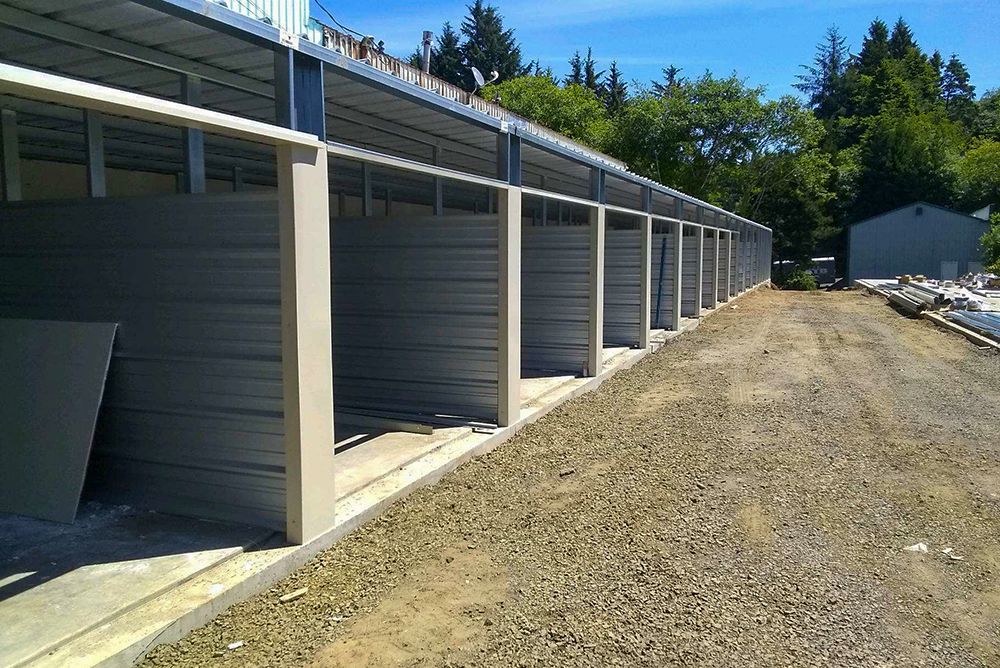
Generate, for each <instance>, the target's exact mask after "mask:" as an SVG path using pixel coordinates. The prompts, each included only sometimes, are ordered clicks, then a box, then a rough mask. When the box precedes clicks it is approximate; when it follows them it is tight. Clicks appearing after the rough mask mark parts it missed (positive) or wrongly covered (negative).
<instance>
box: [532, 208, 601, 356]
mask: <svg viewBox="0 0 1000 668" xmlns="http://www.w3.org/2000/svg"><path fill="white" fill-rule="evenodd" d="M589 281H590V227H589V226H588V225H551V226H533V225H525V226H524V227H523V228H522V236H521V367H522V368H523V369H551V370H559V371H569V372H572V373H582V372H583V369H584V367H586V365H587V349H588V345H589V329H588V319H589V317H590V289H589Z"/></svg>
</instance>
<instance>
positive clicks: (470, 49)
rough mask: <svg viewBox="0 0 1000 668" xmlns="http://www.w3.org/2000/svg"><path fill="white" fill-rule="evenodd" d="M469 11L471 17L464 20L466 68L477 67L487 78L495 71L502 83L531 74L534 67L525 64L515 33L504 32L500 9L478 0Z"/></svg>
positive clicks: (463, 48)
mask: <svg viewBox="0 0 1000 668" xmlns="http://www.w3.org/2000/svg"><path fill="white" fill-rule="evenodd" d="M468 9H469V15H468V16H467V17H466V18H465V20H464V21H462V34H463V35H465V38H466V41H465V44H463V45H462V55H463V56H464V59H465V66H466V67H475V68H477V69H479V71H480V72H482V73H483V75H484V76H487V77H489V73H490V72H491V71H493V70H496V72H497V73H498V74H499V75H500V80H501V81H503V80H507V79H513V78H515V77H520V76H524V75H525V74H528V73H529V72H530V71H531V67H530V66H525V65H524V64H522V62H521V47H520V45H518V43H517V41H516V40H515V39H514V31H513V30H504V27H503V17H502V16H501V15H500V12H499V10H498V9H497V8H496V7H494V6H493V5H484V4H483V0H475V2H474V3H473V4H471V5H469V6H468Z"/></svg>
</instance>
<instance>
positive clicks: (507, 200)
mask: <svg viewBox="0 0 1000 668" xmlns="http://www.w3.org/2000/svg"><path fill="white" fill-rule="evenodd" d="M497 197H498V204H499V206H498V207H497V208H498V209H499V212H498V216H497V221H498V225H499V233H500V243H499V291H500V294H499V297H500V313H499V315H500V320H499V330H500V331H499V332H498V334H499V336H498V338H497V340H498V341H499V350H498V357H499V360H498V361H499V364H498V369H497V370H498V373H499V378H498V381H499V387H498V399H499V405H498V407H497V409H498V417H497V423H498V424H499V425H500V426H501V427H506V426H509V425H511V424H513V423H514V422H516V421H517V419H518V418H519V417H520V415H521V188H519V187H516V186H510V187H509V188H507V189H505V190H500V191H499V192H498V193H497Z"/></svg>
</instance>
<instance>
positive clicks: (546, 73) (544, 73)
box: [531, 60, 559, 86]
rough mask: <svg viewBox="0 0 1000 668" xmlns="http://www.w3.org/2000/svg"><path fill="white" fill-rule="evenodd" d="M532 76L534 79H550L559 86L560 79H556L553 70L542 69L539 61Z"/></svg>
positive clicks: (548, 68) (549, 68) (536, 62)
mask: <svg viewBox="0 0 1000 668" xmlns="http://www.w3.org/2000/svg"><path fill="white" fill-rule="evenodd" d="M531 75H532V76H534V77H539V78H544V79H548V80H549V81H551V82H552V83H554V84H555V85H557V86H558V85H559V79H556V75H555V72H553V71H552V68H551V67H546V68H545V69H542V66H541V65H539V64H538V61H537V60H536V61H535V71H534V72H532V74H531Z"/></svg>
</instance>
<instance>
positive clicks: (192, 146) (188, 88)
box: [181, 74, 205, 193]
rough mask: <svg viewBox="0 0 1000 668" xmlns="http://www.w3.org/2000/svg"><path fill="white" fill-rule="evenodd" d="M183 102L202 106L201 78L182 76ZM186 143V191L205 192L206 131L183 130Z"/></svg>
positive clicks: (192, 105)
mask: <svg viewBox="0 0 1000 668" xmlns="http://www.w3.org/2000/svg"><path fill="white" fill-rule="evenodd" d="M181 102H183V103H184V104H186V105H188V106H191V107H200V106H201V79H199V78H198V77H196V76H191V75H189V74H185V75H183V76H182V77H181ZM181 137H182V143H183V145H184V192H186V193H203V192H205V133H204V132H203V131H202V130H199V129H196V128H184V129H182V130H181Z"/></svg>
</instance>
